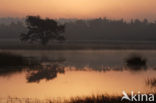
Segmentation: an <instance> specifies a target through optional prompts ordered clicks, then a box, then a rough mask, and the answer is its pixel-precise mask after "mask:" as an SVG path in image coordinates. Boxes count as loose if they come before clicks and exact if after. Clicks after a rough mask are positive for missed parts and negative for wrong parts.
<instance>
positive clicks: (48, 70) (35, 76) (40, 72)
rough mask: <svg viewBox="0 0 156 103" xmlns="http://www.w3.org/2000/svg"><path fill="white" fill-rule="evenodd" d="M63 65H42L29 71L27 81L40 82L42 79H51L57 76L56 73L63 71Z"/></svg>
mask: <svg viewBox="0 0 156 103" xmlns="http://www.w3.org/2000/svg"><path fill="white" fill-rule="evenodd" d="M64 72H65V71H64V66H61V65H60V64H51V65H50V66H42V67H41V68H38V69H36V70H34V71H29V72H28V74H27V81H28V82H29V83H31V82H40V80H42V79H46V80H51V79H54V78H56V77H57V74H58V73H64Z"/></svg>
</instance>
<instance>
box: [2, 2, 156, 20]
mask: <svg viewBox="0 0 156 103" xmlns="http://www.w3.org/2000/svg"><path fill="white" fill-rule="evenodd" d="M26 15H41V16H43V17H53V18H60V17H61V18H63V17H65V18H95V17H111V18H125V19H127V18H140V19H143V18H148V19H151V20H156V0H0V17H8V16H10V17H23V16H26Z"/></svg>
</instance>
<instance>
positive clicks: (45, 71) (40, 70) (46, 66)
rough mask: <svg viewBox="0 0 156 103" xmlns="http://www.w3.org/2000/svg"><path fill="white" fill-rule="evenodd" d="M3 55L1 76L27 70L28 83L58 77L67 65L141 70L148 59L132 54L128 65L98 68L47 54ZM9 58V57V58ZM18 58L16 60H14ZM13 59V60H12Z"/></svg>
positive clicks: (94, 67)
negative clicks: (41, 55) (36, 55)
mask: <svg viewBox="0 0 156 103" xmlns="http://www.w3.org/2000/svg"><path fill="white" fill-rule="evenodd" d="M0 56H1V57H3V58H5V60H4V61H3V62H4V64H3V65H2V64H1V65H0V71H1V72H0V76H7V75H11V74H14V73H20V72H22V71H26V72H27V73H26V79H27V82H28V83H32V82H36V83H39V82H40V80H42V79H45V80H51V79H54V78H56V77H57V74H58V73H65V67H74V68H76V70H83V71H85V70H86V68H89V69H87V70H93V71H99V72H107V71H133V72H139V71H142V70H147V66H146V61H147V60H146V59H144V58H143V57H141V56H140V55H136V54H135V55H134V54H133V55H130V56H129V57H128V58H127V59H126V60H125V61H124V62H125V64H126V65H123V66H120V67H119V66H116V67H115V66H114V67H111V66H104V65H101V66H100V65H98V69H97V67H96V66H94V65H87V66H81V67H80V66H78V65H73V66H70V65H66V64H65V61H66V59H65V58H62V57H60V58H55V59H49V58H48V57H46V56H43V57H41V58H34V57H29V58H25V57H23V56H19V55H13V54H8V53H1V55H0ZM7 58H8V59H7ZM14 60H16V61H15V62H16V63H15V62H13V61H14ZM11 61H12V62H11Z"/></svg>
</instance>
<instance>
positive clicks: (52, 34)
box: [20, 16, 65, 45]
mask: <svg viewBox="0 0 156 103" xmlns="http://www.w3.org/2000/svg"><path fill="white" fill-rule="evenodd" d="M26 27H27V29H28V31H27V33H22V34H21V35H20V36H21V40H22V41H27V42H39V43H41V44H42V45H46V44H47V43H48V42H49V41H50V40H58V41H63V40H65V38H64V36H63V35H62V33H63V32H64V31H65V25H59V24H58V23H57V22H56V21H55V20H53V19H49V18H46V19H42V18H40V17H39V16H27V18H26Z"/></svg>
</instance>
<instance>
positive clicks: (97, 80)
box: [0, 50, 156, 100]
mask: <svg viewBox="0 0 156 103" xmlns="http://www.w3.org/2000/svg"><path fill="white" fill-rule="evenodd" d="M9 52H13V53H15V54H20V55H22V56H24V57H33V58H36V60H39V61H40V63H41V65H42V68H41V66H37V67H30V68H31V69H30V68H28V67H20V68H22V69H20V70H19V69H16V67H11V68H13V69H11V71H7V72H1V73H0V98H1V100H2V99H5V98H8V97H19V98H40V99H47V98H51V99H57V98H61V99H64V98H71V97H76V96H91V95H98V94H109V95H122V91H123V90H125V91H127V92H130V91H132V90H133V91H136V92H137V91H140V92H153V91H155V88H154V86H150V85H149V84H148V83H147V81H148V80H150V79H154V78H156V70H155V69H156V51H154V50H148V51H146V50H144V51H141V50H137V51H135V50H97V51H89V50H88V51H21V50H20V51H17V50H15V51H13V50H12V51H9ZM131 54H138V55H141V56H142V57H144V58H146V59H147V68H144V69H138V70H135V69H131V68H128V67H126V66H125V64H126V63H125V60H126V58H127V57H129V55H131ZM32 68H33V69H32Z"/></svg>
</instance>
